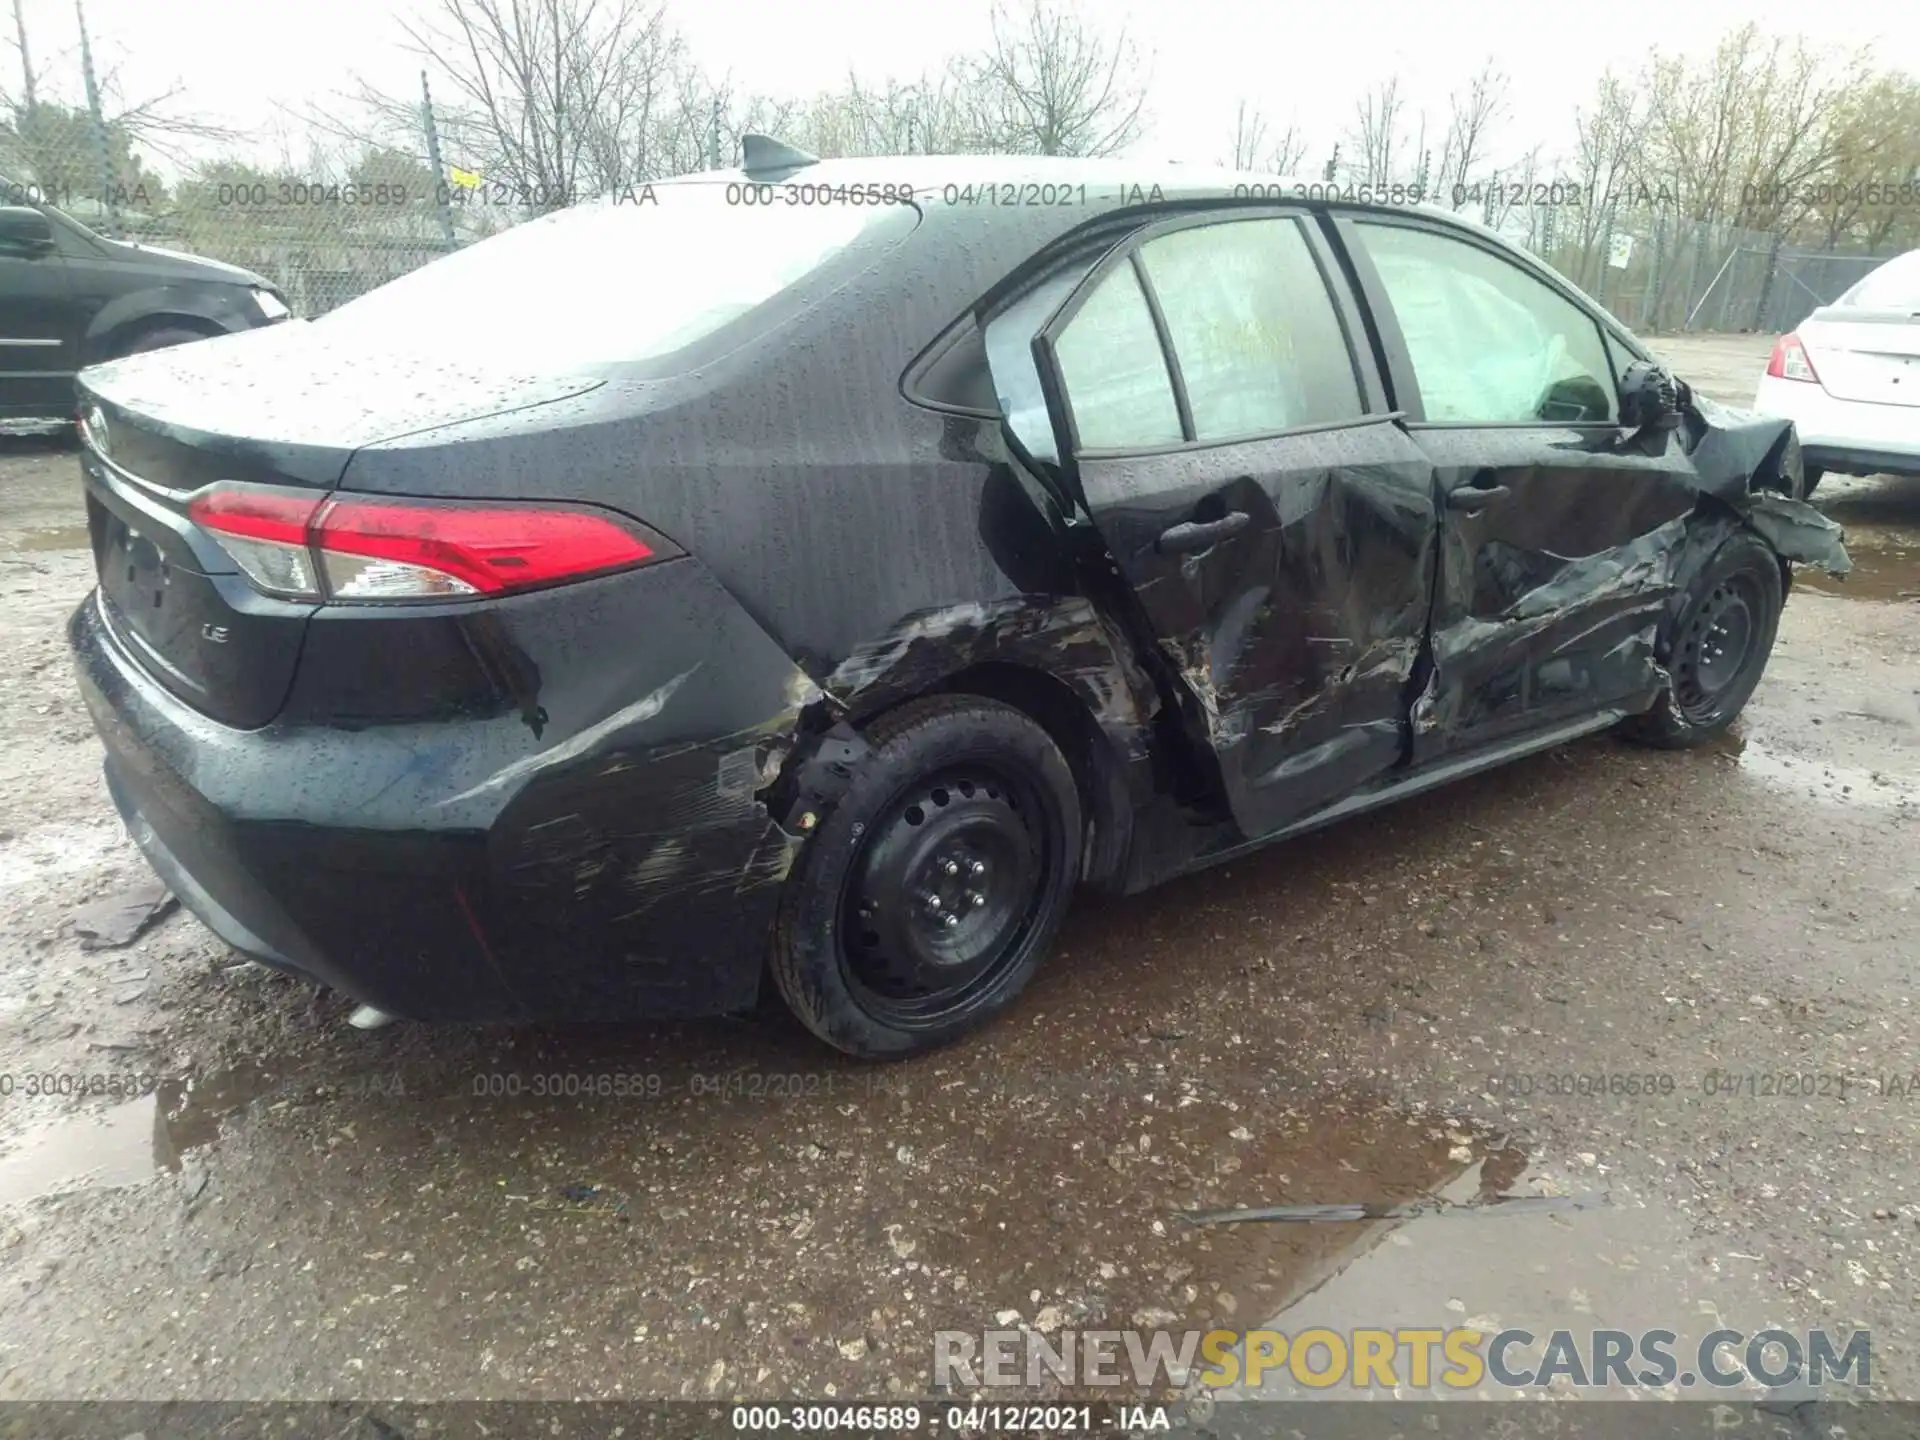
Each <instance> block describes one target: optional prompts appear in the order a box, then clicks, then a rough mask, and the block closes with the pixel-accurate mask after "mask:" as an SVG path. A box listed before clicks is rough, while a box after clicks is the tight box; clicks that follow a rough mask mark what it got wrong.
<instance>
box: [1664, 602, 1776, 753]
mask: <svg viewBox="0 0 1920 1440" xmlns="http://www.w3.org/2000/svg"><path fill="white" fill-rule="evenodd" d="M1765 603H1766V602H1765V601H1764V600H1763V599H1762V597H1761V593H1760V584H1759V579H1758V577H1757V576H1756V575H1755V574H1754V572H1753V571H1752V570H1739V571H1735V572H1734V573H1733V574H1731V575H1728V576H1726V577H1725V578H1724V579H1722V580H1721V581H1720V582H1719V583H1718V584H1717V585H1715V586H1714V587H1713V589H1712V590H1710V591H1708V592H1707V593H1706V594H1705V595H1703V596H1702V597H1701V598H1700V601H1699V603H1698V604H1697V605H1695V606H1694V608H1693V613H1692V614H1691V615H1690V616H1689V617H1688V619H1687V623H1686V628H1685V629H1684V630H1683V631H1682V632H1681V634H1680V637H1679V643H1678V644H1677V645H1676V646H1675V647H1674V654H1673V665H1672V670H1673V693H1674V698H1675V699H1676V700H1678V701H1679V704H1680V713H1681V714H1682V715H1683V716H1685V717H1686V720H1687V722H1688V723H1689V724H1691V725H1704V726H1715V725H1724V724H1725V723H1726V722H1727V721H1728V720H1731V719H1732V718H1733V716H1732V715H1723V714H1722V713H1721V711H1722V710H1723V709H1724V708H1725V706H1726V703H1727V701H1728V699H1729V698H1731V697H1732V696H1733V695H1734V694H1735V693H1736V692H1737V691H1738V689H1739V686H1740V682H1741V680H1742V679H1743V678H1744V677H1745V675H1746V673H1747V670H1748V667H1749V666H1750V665H1751V664H1752V662H1753V650H1754V646H1755V645H1756V644H1758V643H1759V640H1760V628H1761V625H1760V616H1761V614H1762V613H1763V609H1764V606H1765ZM1739 698H1740V700H1741V701H1744V700H1745V698H1746V697H1745V696H1744V695H1741V696H1740V697H1739Z"/></svg>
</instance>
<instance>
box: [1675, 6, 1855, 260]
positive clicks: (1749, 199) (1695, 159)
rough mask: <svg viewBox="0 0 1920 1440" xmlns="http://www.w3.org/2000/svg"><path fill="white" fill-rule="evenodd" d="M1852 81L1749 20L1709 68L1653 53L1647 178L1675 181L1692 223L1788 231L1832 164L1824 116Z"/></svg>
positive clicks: (1725, 41)
mask: <svg viewBox="0 0 1920 1440" xmlns="http://www.w3.org/2000/svg"><path fill="white" fill-rule="evenodd" d="M1859 68H1860V66H1859V64H1858V62H1856V64H1855V65H1854V66H1853V67H1851V69H1852V70H1853V71H1855V72H1857V70H1858V69H1859ZM1854 78H1856V76H1855V75H1849V74H1848V72H1847V69H1846V68H1843V67H1839V66H1836V65H1835V64H1834V63H1833V62H1832V61H1831V60H1830V59H1829V58H1828V57H1826V56H1824V55H1822V54H1821V53H1820V52H1818V51H1816V50H1813V49H1812V48H1810V47H1809V46H1808V45H1807V44H1806V42H1804V41H1801V40H1788V39H1786V38H1785V37H1781V36H1772V37H1769V36H1765V35H1762V34H1761V32H1760V29H1759V27H1758V26H1757V25H1755V24H1752V23H1748V24H1746V25H1742V26H1740V27H1739V28H1738V29H1736V30H1733V31H1731V32H1730V33H1729V34H1728V35H1727V36H1726V37H1725V38H1724V39H1723V40H1722V41H1721V42H1720V44H1719V45H1718V46H1717V47H1716V48H1715V50H1714V53H1713V55H1712V57H1711V58H1709V59H1706V60H1704V61H1693V60H1689V59H1686V58H1684V57H1675V56H1661V55H1656V56H1655V57H1654V58H1653V60H1652V61H1651V62H1650V63H1649V65H1648V68H1647V72H1646V74H1645V76H1644V77H1643V81H1642V84H1643V88H1644V90H1645V93H1646V105H1647V123H1646V127H1645V132H1644V133H1645V143H1644V145H1643V147H1642V149H1641V165H1640V169H1641V172H1642V174H1643V175H1650V176H1658V177H1659V178H1660V179H1662V180H1664V181H1667V182H1668V183H1670V184H1671V185H1672V186H1673V187H1674V191H1675V194H1676V198H1677V201H1678V204H1679V206H1680V208H1681V212H1682V213H1683V214H1685V215H1687V216H1688V217H1690V218H1692V219H1694V220H1699V221H1704V222H1706V223H1708V224H1716V223H1731V224H1735V225H1740V226H1744V227H1746V228H1749V229H1755V230H1779V229H1782V228H1784V227H1785V226H1786V225H1788V224H1790V223H1791V222H1792V221H1793V220H1795V219H1796V218H1798V210H1799V202H1798V199H1797V197H1799V196H1800V195H1802V194H1804V192H1805V190H1806V187H1807V183H1808V182H1809V181H1810V180H1812V179H1813V178H1814V177H1815V176H1817V175H1819V174H1820V173H1822V171H1823V170H1824V169H1826V167H1827V166H1828V165H1829V164H1830V162H1831V161H1832V159H1833V153H1834V152H1833V132H1832V127H1831V126H1830V125H1828V124H1827V123H1826V119H1827V116H1828V114H1829V112H1830V111H1831V110H1833V109H1834V108H1835V107H1836V106H1837V105H1838V104H1839V102H1840V101H1841V99H1842V98H1843V96H1844V94H1845V91H1846V90H1847V88H1848V86H1849V85H1850V84H1851V83H1852V81H1853V79H1854Z"/></svg>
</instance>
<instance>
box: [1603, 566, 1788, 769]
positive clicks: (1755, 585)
mask: <svg viewBox="0 0 1920 1440" xmlns="http://www.w3.org/2000/svg"><path fill="white" fill-rule="evenodd" d="M1783 598H1784V597H1783V593H1782V589H1781V583H1780V562H1779V560H1778V559H1777V558H1776V557H1775V555H1774V553H1773V551H1772V550H1771V549H1770V548H1769V547H1768V546H1767V545H1766V543H1765V542H1764V541H1762V540H1761V539H1760V538H1759V537H1758V536H1755V535H1752V534H1749V533H1747V532H1746V531H1739V532H1737V533H1735V534H1733V535H1731V536H1729V537H1728V538H1727V540H1726V541H1725V543H1723V544H1722V545H1721V546H1720V548H1719V550H1717V551H1716V552H1714V556H1713V558H1712V559H1711V560H1709V561H1708V562H1707V563H1706V565H1705V566H1704V567H1703V568H1702V569H1701V571H1700V573H1699V574H1698V575H1697V576H1695V578H1694V581H1693V584H1692V586H1691V587H1690V588H1689V590H1688V592H1687V598H1686V603H1685V604H1684V605H1683V606H1682V608H1681V611H1680V618H1679V620H1678V622H1677V623H1676V624H1675V625H1674V628H1673V636H1672V640H1671V641H1670V643H1669V646H1668V653H1667V655H1666V665H1667V670H1668V673H1669V674H1670V675H1671V676H1672V677H1673V683H1672V684H1671V685H1670V686H1669V687H1668V689H1667V693H1666V694H1664V695H1662V696H1661V697H1660V700H1659V702H1658V703H1657V704H1656V705H1655V706H1654V707H1653V708H1652V709H1651V710H1649V711H1647V713H1646V714H1644V715H1636V716H1635V717H1634V718H1633V719H1632V720H1630V721H1628V722H1627V723H1626V725H1625V726H1623V727H1622V729H1623V730H1624V732H1625V733H1626V734H1627V735H1629V736H1630V737H1632V738H1633V739H1635V740H1638V741H1640V742H1641V743H1643V744H1647V745H1656V746H1658V747H1660V748H1661V749H1663V750H1684V749H1688V748H1690V747H1692V746H1695V745H1702V744H1705V743H1706V742H1707V741H1709V740H1711V739H1713V738H1714V736H1716V735H1718V734H1720V733H1721V732H1722V731H1724V730H1725V729H1726V728H1727V727H1728V726H1729V725H1731V724H1732V723H1733V721H1734V717H1736V716H1737V715H1739V713H1740V712H1741V710H1742V709H1744V708H1745V706H1746V703H1747V701H1748V700H1749V699H1750V698H1751V697H1752V695H1753V691H1754V687H1755V686H1757V685H1758V684H1759V683H1760V676H1761V675H1762V674H1763V673H1764V672H1765V670H1766V668H1767V657H1768V656H1769V655H1770V654H1772V653H1773V641H1774V636H1775V635H1776V634H1777V633H1778V631H1779V628H1780V606H1781V602H1782V600H1783Z"/></svg>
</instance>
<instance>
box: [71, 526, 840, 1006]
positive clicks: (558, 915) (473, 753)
mask: <svg viewBox="0 0 1920 1440" xmlns="http://www.w3.org/2000/svg"><path fill="white" fill-rule="evenodd" d="M658 570H659V572H660V573H659V574H657V575H649V576H647V577H646V578H647V582H648V584H649V586H650V587H651V598H652V600H653V601H654V602H656V603H655V605H654V606H652V607H650V608H651V609H652V612H653V613H654V614H655V615H656V617H657V616H658V615H659V614H660V611H661V607H659V606H658V604H657V602H659V601H660V599H661V598H662V596H661V592H662V589H663V587H665V586H669V585H670V586H672V587H673V588H674V589H675V590H677V591H679V592H680V593H679V594H678V595H677V596H676V597H675V598H676V599H678V600H679V601H680V602H682V603H681V604H680V605H678V606H676V607H674V608H675V610H677V611H678V612H679V613H680V614H684V615H687V616H688V617H689V623H688V625H687V628H686V632H685V633H679V629H680V627H678V626H677V625H673V624H667V625H661V624H658V623H656V624H655V626H654V629H653V631H652V632H651V634H650V635H649V644H648V646H647V647H646V648H647V651H648V655H649V658H648V659H647V660H646V661H644V662H641V663H642V664H643V665H644V668H646V669H649V670H659V671H664V672H667V673H669V674H670V675H678V676H681V677H682V678H681V680H680V683H678V684H676V685H672V686H670V687H659V688H665V689H666V690H667V698H666V699H665V700H664V701H659V702H657V703H648V702H649V701H653V700H654V697H655V696H657V695H658V693H659V688H656V690H655V691H654V692H652V693H651V694H649V693H648V692H642V694H643V695H644V696H646V699H644V700H642V701H641V703H640V704H638V705H628V706H626V707H624V708H623V709H615V710H614V711H613V714H612V715H611V716H609V717H607V721H608V722H610V723H603V724H602V725H600V726H597V727H588V728H587V730H586V732H585V733H577V732H576V733H574V734H572V735H566V734H556V733H555V732H554V731H553V730H549V731H548V732H547V733H546V736H545V742H544V743H543V742H542V741H540V740H539V739H537V738H535V737H534V736H533V735H531V734H530V733H529V732H528V730H527V728H526V727H525V726H524V725H523V724H520V723H519V722H518V720H517V717H513V716H508V717H491V718H476V719H465V720H461V719H455V720H450V721H448V722H446V723H443V724H435V725H430V726H429V725H421V724H409V725H405V726H389V727H380V726H367V727H359V728H354V729H344V728H340V727H321V726H313V725H304V726H302V725H291V724H285V723H276V724H275V725H270V726H267V727H266V728H264V729H260V730H252V731H241V730H234V729H231V728H228V727H225V726H222V725H219V724H217V723H215V722H214V721H212V720H209V719H208V718H207V717H205V716H204V715H201V714H200V713H199V712H197V711H195V710H193V709H192V708H190V707H188V706H186V705H185V704H183V703H182V702H181V701H179V700H178V699H176V698H175V697H174V696H172V695H171V694H169V693H168V692H167V691H165V690H163V689H161V688H160V687H159V686H158V685H157V684H156V683H155V682H154V681H153V680H151V679H150V678H149V677H148V676H147V675H146V674H145V672H144V671H143V670H142V669H141V668H140V667H139V665H138V664H137V663H136V662H135V661H134V659H133V658H132V657H131V656H130V655H129V654H128V653H127V651H126V650H125V649H124V648H123V646H122V645H121V642H120V641H119V639H118V637H117V636H116V635H115V634H114V632H113V630H112V629H111V626H110V624H109V623H108V621H107V620H106V618H105V616H104V614H103V612H102V609H101V607H100V605H99V603H98V601H97V599H96V597H94V596H89V597H88V599H87V600H86V601H85V602H84V603H83V604H82V605H81V607H80V608H79V609H78V610H77V611H75V613H74V615H73V617H72V619H71V620H70V622H69V625H68V636H69V640H70V643H71V645H72V647H73V651H74V655H75V660H76V665H77V670H78V675H79V684H80V690H81V693H82V695H83V696H84V698H85V700H86V703H87V706H88V709H89V710H90V711H91V713H92V716H93V719H94V723H95V726H96V728H97V729H98V730H99V732H100V736H101V739H102V741H103V742H104V744H105V747H106V775H107V784H108V788H109V790H110V792H111V793H112V796H113V800H114V803H115V805H116V806H117V807H118V809H119V811H120V813H121V816H122V817H123V819H124V820H125V821H126V823H127V826H128V829H129V831H130V833H131V834H132V835H133V837H134V839H135V841H136V842H137V843H138V844H139V845H140V848H141V850H142V852H143V853H144V854H145V855H146V857H147V860H148V862H149V863H150V864H151V865H152V866H153V868H154V870H155V871H156V872H157V873H158V874H159V875H160V876H161V878H162V879H163V880H165V881H166V882H167V884H168V885H169V886H170V887H171V888H172V889H173V890H174V892H175V893H176V894H177V895H178V896H179V897H180V899H181V902H182V903H183V904H184V905H185V906H186V907H187V908H188V909H189V910H190V911H192V912H193V913H194V914H195V915H197V916H198V917H199V918H200V919H201V920H202V921H203V922H204V923H205V924H206V925H207V926H208V928H209V929H211V930H212V931H213V932H214V933H215V934H217V935H219V936H220V938H221V939H223V940H224V941H226V942H227V943H228V944H229V945H231V946H232V947H233V948H234V949H235V950H237V951H239V952H241V953H242V954H244V955H247V956H249V957H251V958H254V959H257V960H260V961H262V962H263V963H266V964H268V965H272V966H274V967H276V968H279V969H283V970H288V971H292V972H294V973H297V974H301V975H305V976H308V977H310V978H312V979H313V980H315V981H317V982H319V983H321V984H324V985H327V986H330V987H333V988H335V989H338V990H340V991H342V992H344V993H345V994H347V995H349V996H351V997H352V998H353V999H355V1000H358V1001H361V1002H363V1003H366V1004H370V1005H373V1006H376V1007H378V1008H379V1009H381V1010H385V1011H388V1012H390V1013H392V1014H395V1015H399V1016H403V1017H406V1018H410V1019H420V1020H455V1021H501V1020H546V1019H555V1020H564V1019H633V1018H663V1019H665V1018H684V1017H691V1016H700V1015H711V1014H720V1013H725V1012H728V1011H733V1010H739V1009H742V1008H744V1007H746V1006H748V1005H750V1004H751V1003H752V1002H753V1001H754V999H755V998H756V996H757V994H758V990H759V983H760V975H761V968H762V964H763V961H764V956H765V952H766V943H767V936H768V933H769V930H770V928H771V924H772V920H773V916H774V912H775V909H776V907H777V903H778V897H779V893H780V881H781V880H782V879H783V878H784V876H785V873H786V869H787V865H788V863H789V861H790V859H791V850H790V843H789V841H788V840H787V837H786V836H785V835H783V834H782V833H781V831H780V830H779V828H778V827H777V826H775V825H773V824H772V823H771V822H770V821H769V819H768V818H767V815H766V813H765V809H764V806H762V805H761V804H760V803H758V801H756V800H755V798H754V793H753V792H754V786H755V784H756V783H757V773H758V772H757V769H756V765H755V757H754V750H753V742H752V739H751V738H745V743H744V752H745V753H743V735H744V734H745V732H749V730H750V728H751V727H748V726H746V725H743V724H741V723H739V722H740V721H741V720H742V719H743V718H745V717H746V716H747V715H754V716H756V717H757V718H758V719H759V720H760V721H761V722H762V726H763V727H764V730H763V733H772V732H773V731H774V730H776V729H778V728H779V727H781V726H782V725H787V724H790V723H791V720H792V718H793V715H792V706H793V705H794V704H795V703H796V699H795V697H796V696H800V695H802V694H803V687H801V686H796V685H794V684H792V683H790V679H789V676H790V673H791V672H792V667H791V662H790V661H787V660H786V658H785V657H784V656H782V655H780V653H779V651H778V650H777V648H776V647H774V646H773V645H772V642H771V641H769V640H767V639H766V637H765V636H764V635H763V634H762V633H761V632H759V631H758V629H757V628H755V627H752V624H751V622H750V621H748V620H746V618H745V616H744V615H742V614H740V612H739V611H738V610H737V607H734V606H733V605H732V603H731V601H730V599H728V598H727V597H726V596H725V595H724V592H719V591H718V587H717V586H714V585H713V582H712V581H711V578H710V577H708V576H706V574H705V572H704V570H702V569H701V568H700V567H698V566H697V565H693V564H689V563H686V562H674V563H673V564H672V565H671V566H668V565H663V566H660V567H658ZM669 570H672V571H675V572H678V573H677V574H675V575H672V576H669V575H668V574H667V573H666V572H668V571H669ZM635 578H636V577H628V580H629V582H631V581H632V580H633V579H635ZM707 587H712V589H713V590H714V592H716V593H715V594H713V595H704V594H702V593H701V592H703V591H704V590H705V589H706V588H707ZM602 598H603V601H604V599H605V597H602ZM702 600H708V601H714V602H717V603H719V604H724V606H725V607H726V608H725V610H724V611H719V610H716V608H715V606H714V605H713V604H706V605H703V604H701V603H700V602H701V601H702ZM668 613H673V611H668ZM742 627H744V628H742ZM735 631H738V632H739V633H737V634H735V633H731V632H735ZM730 639H731V640H733V641H734V642H735V643H734V644H733V645H732V646H729V644H728V641H729V640H730ZM716 642H717V644H716ZM741 648H746V649H748V650H750V651H752V652H753V653H754V654H755V656H756V657H757V658H758V660H759V661H760V662H761V673H760V674H759V677H758V679H757V681H754V680H748V681H744V682H743V681H742V680H741V678H740V676H739V675H738V674H736V675H734V676H731V677H728V676H724V675H722V674H719V673H718V672H717V671H714V670H713V666H712V665H703V664H702V660H705V661H708V662H715V661H719V660H721V658H722V655H723V654H724V653H725V652H726V651H728V650H729V649H732V650H734V651H735V652H736V654H735V658H739V657H738V653H737V652H738V651H739V650H740V649H741ZM716 650H718V651H719V652H721V653H719V654H716V653H715V652H716ZM766 652H771V653H770V654H769V653H766ZM676 667H677V668H676ZM703 670H707V671H710V672H712V673H713V680H712V682H711V683H709V684H708V685H707V686H705V687H702V686H701V685H700V684H699V681H700V679H701V673H702V671H703ZM642 683H644V681H643V682H642ZM782 707H784V708H782ZM629 720H630V722H631V723H623V722H625V721H629ZM516 731H517V732H518V734H517V735H516V734H515V732H516ZM515 746H517V748H518V749H519V750H520V751H521V752H522V753H521V754H519V755H518V756H517V757H511V758H509V757H510V756H511V748H512V747H515Z"/></svg>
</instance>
